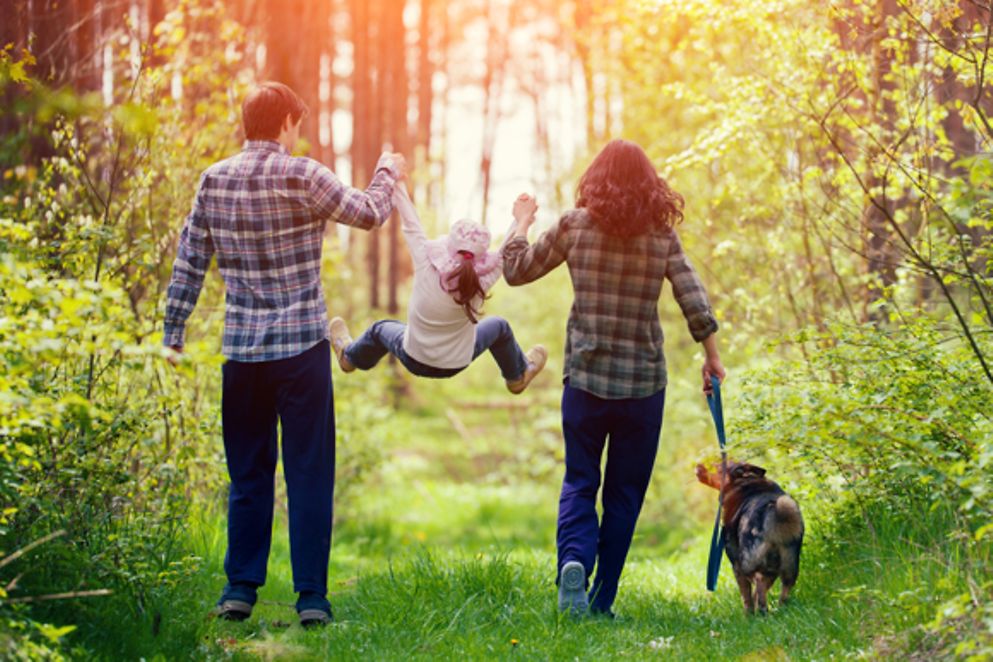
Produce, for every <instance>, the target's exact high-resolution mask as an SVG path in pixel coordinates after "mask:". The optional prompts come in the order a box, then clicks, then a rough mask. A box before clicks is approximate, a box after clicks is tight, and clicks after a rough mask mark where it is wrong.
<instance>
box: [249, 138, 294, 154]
mask: <svg viewBox="0 0 993 662" xmlns="http://www.w3.org/2000/svg"><path fill="white" fill-rule="evenodd" d="M241 148H242V149H244V150H249V149H262V150H265V151H267V152H279V153H281V154H289V152H288V151H286V148H285V147H283V146H282V145H280V144H279V143H278V142H276V141H275V140H246V141H245V142H244V144H242V146H241Z"/></svg>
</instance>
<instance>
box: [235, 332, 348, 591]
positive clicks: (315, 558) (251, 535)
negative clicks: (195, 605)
mask: <svg viewBox="0 0 993 662" xmlns="http://www.w3.org/2000/svg"><path fill="white" fill-rule="evenodd" d="M222 372H223V378H224V379H223V382H224V385H223V391H222V400H221V420H222V426H223V434H224V453H225V455H226V456H227V464H228V474H229V475H230V477H231V488H230V493H229V496H228V549H227V553H226V554H225V557H224V571H225V573H226V574H227V576H228V585H229V591H228V592H230V589H231V587H240V588H239V589H238V590H240V591H241V592H240V593H231V596H229V597H232V596H233V597H238V598H239V599H246V600H248V601H249V602H254V601H255V600H254V598H255V588H256V587H258V586H261V585H262V584H264V583H265V578H266V562H267V561H268V558H269V546H270V543H271V539H272V516H273V513H272V510H273V490H274V486H275V472H276V457H277V453H278V451H279V449H278V447H277V441H276V422H277V420H278V421H279V425H280V427H281V428H282V447H283V474H284V476H285V478H286V496H287V505H288V509H289V520H290V563H291V565H292V567H293V590H294V591H295V592H298V593H302V592H307V593H315V594H317V595H318V596H322V597H323V596H324V595H325V594H326V593H327V582H328V557H329V555H330V552H331V517H332V499H333V495H334V464H335V448H334V392H333V390H332V387H331V350H330V343H329V342H328V341H327V340H324V341H321V342H320V343H318V344H317V345H315V346H314V347H312V348H310V349H308V350H307V351H305V352H303V353H302V354H299V355H297V356H293V357H290V358H287V359H281V360H278V361H262V362H259V363H244V362H239V361H228V362H227V363H225V364H224V367H223V368H222Z"/></svg>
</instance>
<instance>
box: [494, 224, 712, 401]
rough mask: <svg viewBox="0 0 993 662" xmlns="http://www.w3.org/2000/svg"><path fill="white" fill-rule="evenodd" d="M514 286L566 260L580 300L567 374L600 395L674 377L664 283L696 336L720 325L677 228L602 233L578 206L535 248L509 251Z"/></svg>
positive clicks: (507, 269) (630, 394)
mask: <svg viewBox="0 0 993 662" xmlns="http://www.w3.org/2000/svg"><path fill="white" fill-rule="evenodd" d="M503 252H504V277H505V278H506V279H507V282H508V283H510V284H511V285H519V284H522V283H527V282H530V281H533V280H536V279H538V278H540V277H541V276H543V275H544V274H546V273H548V272H549V271H551V270H552V269H554V268H555V267H556V266H557V265H559V264H561V263H562V262H566V264H567V266H568V268H569V274H570V276H571V278H572V284H573V290H574V293H575V300H574V301H573V304H572V309H571V311H570V313H569V321H568V325H567V332H568V333H567V337H566V350H565V351H566V355H565V366H564V374H565V377H566V378H568V379H569V384H570V385H571V386H573V387H575V388H579V389H582V390H584V391H588V392H590V393H593V394H594V395H597V396H599V397H601V398H608V399H618V398H638V397H644V396H647V395H650V394H652V393H656V392H658V391H659V390H661V389H663V388H665V386H666V383H667V381H668V379H667V374H666V364H665V356H664V354H663V352H662V344H663V340H664V338H663V335H662V327H661V325H660V323H659V318H658V300H659V296H660V295H661V292H662V282H663V280H664V279H665V278H668V279H669V280H670V281H671V282H672V289H673V294H674V295H675V297H676V301H677V303H679V306H680V308H682V311H683V315H684V316H685V317H686V320H687V323H688V325H689V328H690V333H691V334H692V335H693V338H694V339H696V340H700V339H702V338H705V337H706V336H708V335H710V334H711V333H713V332H714V331H715V330H716V328H717V322H716V320H715V319H714V315H713V312H712V311H711V308H710V303H709V301H708V300H707V295H706V292H705V291H704V289H703V285H702V283H700V280H699V278H698V277H697V275H696V273H695V272H694V271H693V268H692V267H691V266H690V264H689V262H688V260H687V259H686V254H685V253H684V252H683V248H682V244H680V242H679V237H678V235H677V234H676V232H675V231H674V230H663V229H654V228H650V229H647V230H646V231H645V232H642V233H640V234H636V235H634V236H626V237H622V236H618V235H615V234H610V233H607V232H604V231H603V230H602V229H601V227H600V226H599V225H598V224H597V223H596V222H595V221H594V220H593V219H592V218H591V216H590V213H589V211H587V210H586V209H583V208H580V209H575V210H572V211H569V212H566V213H565V214H563V216H562V218H561V219H560V221H559V222H558V224H556V225H555V226H554V227H553V228H551V229H550V230H549V231H548V232H546V233H545V234H543V235H542V236H541V237H540V238H539V239H538V241H537V242H535V244H534V245H533V246H529V245H528V243H527V239H525V238H522V237H518V238H517V239H514V240H512V241H510V242H508V243H507V245H506V247H505V248H504V251H503Z"/></svg>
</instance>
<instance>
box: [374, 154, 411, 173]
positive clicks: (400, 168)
mask: <svg viewBox="0 0 993 662" xmlns="http://www.w3.org/2000/svg"><path fill="white" fill-rule="evenodd" d="M386 158H388V159H389V160H390V161H391V162H392V167H393V171H394V172H396V173H397V179H400V180H403V179H407V159H405V158H403V154H401V153H400V152H390V151H385V152H383V154H382V156H380V157H379V159H380V161H382V160H383V159H386Z"/></svg>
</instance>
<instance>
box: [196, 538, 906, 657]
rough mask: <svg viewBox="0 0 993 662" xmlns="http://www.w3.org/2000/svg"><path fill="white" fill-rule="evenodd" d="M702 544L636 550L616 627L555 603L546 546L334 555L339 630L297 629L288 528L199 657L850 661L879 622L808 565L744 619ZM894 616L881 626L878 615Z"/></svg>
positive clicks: (216, 545) (215, 558)
mask: <svg viewBox="0 0 993 662" xmlns="http://www.w3.org/2000/svg"><path fill="white" fill-rule="evenodd" d="M204 542H205V543H206V544H207V548H206V549H205V550H204V551H205V552H206V553H207V554H208V559H207V565H206V567H205V568H204V577H205V578H207V579H208V581H206V582H205V585H204V586H203V591H204V594H203V595H198V596H195V598H194V602H196V603H197V604H198V605H199V607H200V609H202V610H203V612H206V611H207V610H208V609H209V608H210V606H211V602H212V600H213V599H215V598H216V592H217V591H218V590H219V588H220V586H221V585H222V583H223V574H222V572H221V567H220V566H221V555H222V552H223V538H222V536H221V535H216V532H215V535H213V536H212V537H211V538H210V540H205V541H204ZM705 547H706V542H705V540H703V539H701V540H700V544H696V545H693V547H692V548H691V549H690V550H688V551H683V552H678V553H676V554H674V555H672V556H669V557H660V556H655V555H654V554H652V553H651V552H650V550H640V551H639V550H637V549H636V550H635V552H634V554H633V558H632V559H631V560H630V562H629V564H628V566H627V568H626V570H625V575H624V577H623V579H622V586H621V591H620V595H619V597H618V600H617V603H616V605H615V608H616V612H617V619H616V620H613V621H611V620H609V619H604V618H588V619H580V620H577V619H573V618H570V617H563V616H561V615H559V614H558V613H557V611H556V609H555V596H556V593H555V586H554V557H553V555H552V553H551V550H536V551H515V552H511V551H488V552H483V551H480V552H476V553H468V552H461V553H460V552H457V551H451V550H450V549H446V548H434V547H432V546H430V545H422V544H415V545H411V546H410V548H409V549H408V550H407V551H403V552H400V553H399V554H397V555H396V556H395V557H392V558H370V557H368V556H363V555H361V554H356V553H355V550H354V549H352V548H350V546H349V545H347V544H343V545H340V546H338V547H336V548H335V550H334V551H333V563H332V568H333V570H332V595H331V600H332V604H333V608H334V610H335V616H336V622H335V623H334V624H333V625H331V626H329V627H327V628H324V629H322V630H318V631H309V630H303V629H302V628H301V627H300V626H299V625H298V624H297V621H296V614H295V612H294V610H293V600H294V595H293V594H292V592H291V584H292V582H291V576H290V570H289V563H288V558H289V556H288V550H287V547H286V542H285V532H284V531H281V530H277V533H276V538H275V539H274V548H273V554H272V558H271V561H270V576H269V580H268V583H267V586H266V587H264V588H263V589H262V591H261V593H260V604H259V605H258V606H257V607H256V610H255V613H254V614H253V616H252V618H251V619H250V620H249V621H247V622H244V623H227V622H221V621H217V620H214V619H207V620H205V621H204V626H203V628H202V630H201V635H200V637H201V639H200V644H199V646H198V648H197V651H196V654H195V656H194V657H196V658H199V659H236V660H256V659H279V660H283V659H287V660H311V659H314V660H316V659H342V660H348V659H356V660H357V659H362V660H406V659H425V660H427V659H445V660H448V659H451V660H456V659H458V660H463V659H478V660H489V659H534V660H544V659H554V660H571V659H581V660H582V659H590V660H592V659H614V658H625V659H647V658H651V659H659V658H662V659H684V660H706V659H714V658H718V657H719V658H721V659H732V660H737V659H745V660H787V659H790V660H808V659H832V658H836V659H848V658H851V657H853V656H857V655H858V654H859V652H860V650H861V649H862V648H864V647H865V646H866V644H867V642H870V641H871V640H872V634H873V632H874V631H875V629H876V628H878V627H882V626H883V623H880V622H879V620H878V618H877V617H876V616H875V615H874V614H872V613H867V612H866V607H867V603H866V602H865V601H861V600H854V601H853V600H846V599H844V597H842V596H843V592H839V591H837V590H836V589H837V588H838V586H836V584H835V581H834V580H833V577H835V576H836V574H837V572H838V571H839V570H840V569H831V568H826V567H819V566H820V565H822V564H819V563H818V562H817V560H816V558H815V559H814V560H811V559H810V558H807V559H805V561H806V562H807V563H806V567H805V568H804V570H805V572H802V573H801V580H800V583H799V586H798V589H797V592H796V601H795V602H794V603H793V604H791V605H790V606H789V607H787V608H784V609H773V611H772V613H770V615H768V616H766V617H746V616H745V615H744V614H743V612H742V609H741V607H740V604H739V599H738V595H737V589H736V587H735V586H734V582H733V579H732V577H731V574H730V568H729V567H727V565H725V567H724V569H723V571H722V576H721V582H720V586H719V587H718V590H717V591H716V593H713V594H711V593H708V592H707V591H706V590H705V588H704V585H703V569H704V566H705V561H706V549H705ZM887 620H889V619H887Z"/></svg>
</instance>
